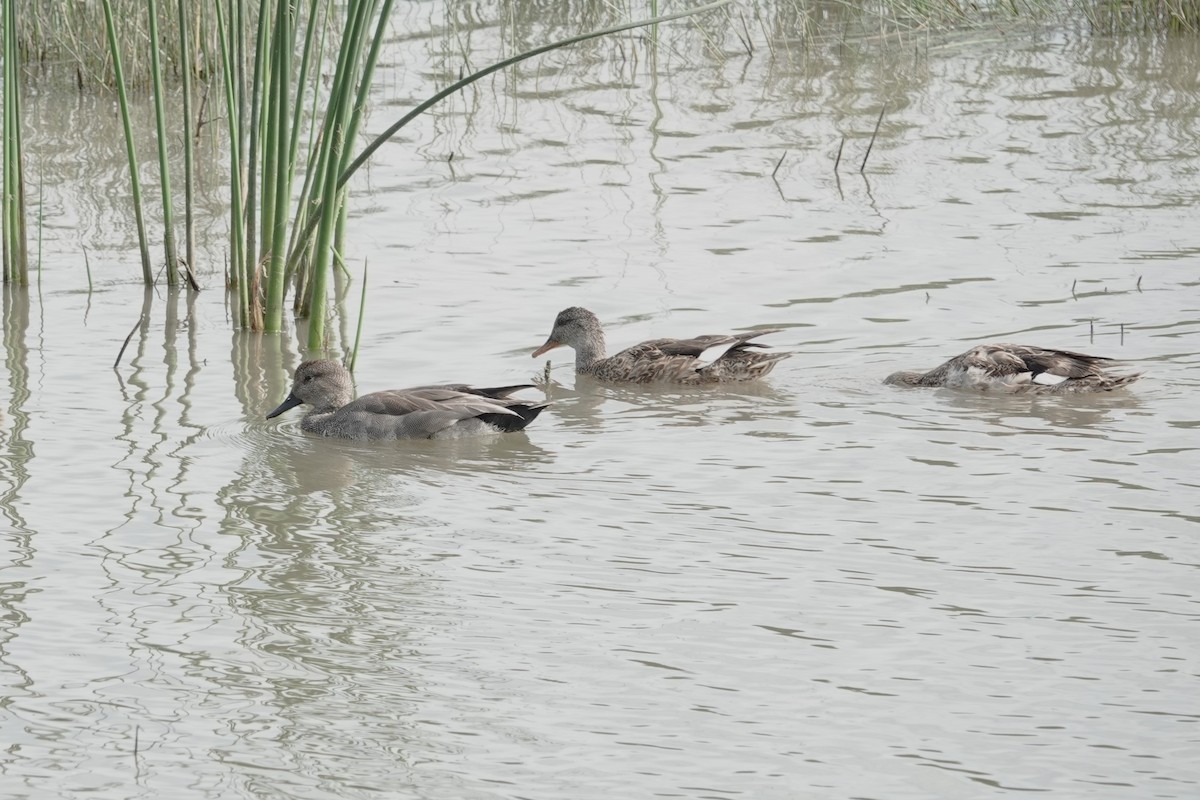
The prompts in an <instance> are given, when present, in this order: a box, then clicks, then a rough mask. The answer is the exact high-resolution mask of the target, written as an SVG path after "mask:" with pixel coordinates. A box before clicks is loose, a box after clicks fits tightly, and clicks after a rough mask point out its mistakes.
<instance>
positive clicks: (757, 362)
mask: <svg viewBox="0 0 1200 800" xmlns="http://www.w3.org/2000/svg"><path fill="white" fill-rule="evenodd" d="M780 330H782V329H781V328H772V329H769V330H755V331H747V332H745V333H733V334H715V335H708V336H697V337H696V338H694V339H650V340H649V341H645V342H642V343H641V344H635V345H634V346H633V347H630V348H627V349H625V350H622V351H621V352H619V353H617V354H616V355H614V356H609V357H605V344H604V330H603V328H601V327H600V320H599V319H598V318H597V317H596V315H595V314H593V313H592V312H591V311H588V310H587V309H586V308H579V307H577V306H575V307H572V308H568V309H564V310H563V311H560V312H559V314H558V316H557V317H555V319H554V328H553V329H552V330H551V331H550V337H549V338H548V339H546V343H545V344H543V345H542V346H541V347H539V348H538V349H537V350H534V351H533V357H534V358H537V357H538V356H540V355H542V354H543V353H547V352H549V351H551V350H553V349H554V348H556V347H563V346H566V347H570V348H572V349H574V350H575V372H576V373H578V374H581V375H591V376H592V377H594V378H596V379H597V380H601V381H608V382H611V383H653V382H657V381H662V382H665V383H674V384H684V385H689V386H699V385H704V384H716V383H735V382H739V381H750V380H754V379H756V378H761V377H763V376H764V375H766V374H767V373H769V372H770V371H771V370H772V369H774V368H775V365H776V364H777V363H779V362H780V361H782V360H783V359H785V358H787V357H788V356H789V355H791V353H773V352H762V351H761V349H760V348H762V347H765V345H762V344H759V343H758V342H754V341H751V340H752V339H756V338H758V337H759V336H765V335H766V334H768V333H778V332H779V331H780Z"/></svg>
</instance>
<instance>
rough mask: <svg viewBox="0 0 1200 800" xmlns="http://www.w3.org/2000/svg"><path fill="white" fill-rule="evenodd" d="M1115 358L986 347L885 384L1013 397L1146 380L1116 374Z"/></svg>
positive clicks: (1014, 346)
mask: <svg viewBox="0 0 1200 800" xmlns="http://www.w3.org/2000/svg"><path fill="white" fill-rule="evenodd" d="M1117 363H1119V362H1118V361H1117V360H1116V359H1111V358H1104V357H1102V356H1089V355H1085V354H1083V353H1074V352H1071V351H1070V350H1048V349H1045V348H1041V347H1032V346H1030V345H1022V344H981V345H978V346H976V347H972V348H971V349H970V350H968V351H967V352H965V353H963V354H962V355H958V356H955V357H954V358H952V359H950V360H949V361H947V362H946V363H945V364H942V365H941V366H939V367H935V368H934V369H931V370H929V371H928V372H894V373H892V374H891V375H889V376H888V377H887V378H885V379H884V381H883V382H884V383H888V384H892V385H895V386H944V387H947V388H951V389H975V390H979V391H1000V392H1009V393H1013V394H1071V393H1075V392H1110V391H1112V390H1113V389H1119V388H1121V387H1122V386H1128V385H1129V384H1131V383H1133V382H1134V381H1136V380H1137V379H1138V378H1140V377H1141V373H1138V372H1125V373H1121V372H1113V371H1111V370H1110V369H1109V368H1110V367H1111V366H1113V365H1115V364H1117Z"/></svg>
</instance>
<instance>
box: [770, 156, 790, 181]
mask: <svg viewBox="0 0 1200 800" xmlns="http://www.w3.org/2000/svg"><path fill="white" fill-rule="evenodd" d="M787 154H788V151H787V150H784V151H783V155H781V156H780V157H779V161H777V162H775V169H773V170H771V180H775V174H776V173H777V172H779V168H780V167H782V166H783V160H784V159H785V158H787Z"/></svg>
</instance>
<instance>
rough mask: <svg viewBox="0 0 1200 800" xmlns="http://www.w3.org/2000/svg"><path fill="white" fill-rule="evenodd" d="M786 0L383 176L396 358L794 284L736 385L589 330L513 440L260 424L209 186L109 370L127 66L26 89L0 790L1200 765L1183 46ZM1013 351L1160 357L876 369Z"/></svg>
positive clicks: (536, 88)
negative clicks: (1090, 363)
mask: <svg viewBox="0 0 1200 800" xmlns="http://www.w3.org/2000/svg"><path fill="white" fill-rule="evenodd" d="M439 8H440V7H439V6H437V5H436V4H429V5H422V6H419V7H415V10H413V11H411V12H409V13H408V15H407V16H406V17H405V22H404V24H403V25H402V26H398V32H397V35H396V38H395V41H394V42H393V43H392V45H391V46H390V48H389V52H388V53H387V63H388V69H387V71H386V72H385V74H384V76H383V78H382V80H381V81H380V88H379V91H378V93H377V94H376V96H375V98H374V101H373V102H374V105H373V111H372V115H373V116H372V125H373V126H374V129H380V128H382V127H383V126H384V125H386V124H387V123H388V122H390V121H391V120H392V119H394V118H395V117H397V116H399V114H400V113H403V110H404V108H405V107H406V106H407V105H408V104H409V102H410V101H411V100H413V99H420V98H423V97H424V96H426V95H427V94H429V93H430V92H431V91H432V90H433V88H435V86H438V85H441V81H442V80H443V79H444V77H445V76H446V75H449V74H455V73H456V72H457V66H456V63H457V62H456V61H455V60H454V54H455V53H458V52H461V48H462V47H464V46H467V47H470V48H471V50H472V52H473V53H476V54H477V55H476V58H475V61H477V62H482V61H484V60H486V59H487V57H488V56H489V54H495V53H497V52H500V50H501V48H502V47H503V46H504V45H502V42H501V37H502V36H503V35H505V32H506V31H508V32H509V33H511V28H505V27H504V26H500V25H496V24H492V23H488V24H478V25H466V24H462V25H447V24H446V20H447V19H448V18H450V16H452V15H449V14H447V15H445V16H443V12H441V11H440V10H439ZM519 33H520V34H521V35H528V36H531V37H532V36H534V35H535V34H534V32H529V31H524V30H521V31H519ZM753 34H754V36H755V37H757V38H756V41H757V43H758V44H759V47H758V48H756V50H755V53H754V55H752V56H748V55H746V54H745V52H744V51H741V50H739V48H738V45H737V41H736V38H735V37H733V36H732V35H730V36H729V39H730V41H729V42H727V43H725V45H723V47H724V52H723V54H722V55H721V56H720V57H714V56H713V54H712V53H711V52H710V51H707V50H706V49H705V48H704V46H703V45H704V40H703V38H702V37H700V36H698V35H694V34H687V35H683V34H681V35H679V36H678V37H677V38H675V39H673V40H672V46H671V47H664V48H662V50H661V51H660V53H659V56H658V59H657V60H656V61H655V60H652V59H650V58H649V55H648V51H647V49H646V44H645V42H643V41H634V40H629V39H627V40H625V41H624V42H623V44H622V45H621V46H620V47H605V46H596V47H590V48H583V49H580V50H577V51H575V52H573V53H570V54H563V55H560V56H555V57H551V58H549V59H543V60H542V61H541V62H538V63H536V64H530V65H527V66H525V67H522V68H520V69H519V70H518V71H517V72H515V73H514V72H507V73H504V74H501V75H497V76H496V77H495V79H494V80H493V81H491V82H489V83H487V84H486V85H480V86H479V87H477V88H476V89H475V90H473V91H472V92H471V93H469V94H468V95H467V96H465V97H463V98H460V99H458V100H455V101H453V102H451V103H450V104H448V105H447V106H445V107H443V108H441V109H440V110H439V111H438V112H437V113H436V114H434V115H433V116H431V117H429V118H427V119H425V120H424V121H422V122H421V123H419V124H417V125H416V126H414V127H412V128H410V129H408V132H407V134H406V136H405V137H402V140H401V141H399V142H398V143H396V144H394V145H390V146H388V147H386V148H384V150H383V151H382V153H381V156H380V158H379V159H377V160H376V161H375V162H374V163H373V164H372V166H371V167H370V169H369V170H368V171H367V173H366V174H365V176H364V178H363V180H361V181H360V182H359V183H358V184H357V186H356V189H355V197H356V200H355V204H356V205H355V213H354V218H353V220H352V224H351V240H352V243H353V250H352V252H351V253H349V254H348V255H349V256H350V257H351V258H352V259H353V260H354V262H355V263H361V261H362V260H364V259H366V260H368V261H369V262H370V265H371V266H370V274H369V283H370V292H369V300H368V308H367V324H366V330H365V338H364V343H363V351H362V354H361V355H360V360H359V369H358V375H357V378H358V383H359V387H360V388H361V389H363V390H370V389H375V388H388V387H397V386H406V385H414V384H419V383H429V382H433V381H440V380H466V381H472V382H478V383H496V382H511V381H522V380H526V379H528V378H530V377H532V376H534V375H535V374H537V373H539V372H540V370H541V367H542V364H541V362H537V363H535V362H533V361H531V360H530V358H529V353H530V352H531V351H532V350H533V349H534V348H535V347H536V346H538V345H539V344H541V342H542V341H543V339H544V338H545V335H546V333H547V332H548V331H549V327H550V323H551V321H552V319H553V317H554V315H555V313H556V312H557V311H558V310H560V309H561V308H563V307H565V306H568V305H574V304H583V305H587V306H589V307H591V308H592V309H593V310H595V311H596V312H597V313H598V314H599V315H600V316H601V318H602V319H604V320H605V321H606V322H607V323H608V336H609V341H610V343H611V344H612V345H613V346H621V345H624V344H630V343H633V342H636V341H640V340H642V339H645V338H650V337H652V336H657V335H694V334H698V333H704V332H721V331H725V330H731V329H739V328H744V327H746V326H750V325H754V324H762V325H767V324H769V325H772V326H781V327H784V328H786V332H785V333H782V334H779V335H777V336H775V337H773V338H774V339H775V341H776V344H777V345H778V346H779V347H781V348H786V349H790V350H792V351H794V352H795V356H794V357H793V358H792V359H790V360H789V361H787V362H785V363H784V364H783V365H782V366H781V367H780V368H779V369H777V370H776V372H775V374H774V375H773V376H772V377H771V378H770V379H769V380H768V381H766V382H765V383H764V384H763V385H761V386H759V387H755V388H749V389H739V390H720V391H667V390H657V391H642V390H637V391H635V390H630V389H620V388H616V389H605V388H598V387H595V386H583V385H581V386H579V387H576V386H575V380H574V377H573V375H572V374H571V371H570V368H569V366H568V356H567V355H565V354H564V355H560V353H563V351H558V352H557V353H555V354H554V355H555V356H556V357H555V358H554V366H555V368H554V370H553V373H552V375H553V379H554V385H552V386H551V388H550V395H551V397H552V399H553V400H554V406H553V408H552V409H551V410H550V411H548V412H547V413H546V414H544V415H543V416H542V417H541V418H540V419H539V420H538V421H537V422H536V424H535V425H534V426H532V427H531V428H530V429H529V430H528V431H527V434H526V435H523V436H522V435H514V436H507V437H496V438H493V439H487V440H480V441H455V442H438V443H425V442H417V443H411V442H410V443H403V444H398V445H385V446H365V445H353V444H340V443H335V442H327V441H315V440H312V439H309V438H306V437H305V436H303V435H302V434H301V433H300V432H299V429H298V426H297V419H296V418H295V417H291V418H285V419H284V420H283V421H282V422H280V421H274V422H267V421H265V420H264V419H263V415H264V414H265V413H266V412H267V411H268V410H270V409H271V408H272V407H274V406H275V405H276V404H277V403H278V402H279V400H281V399H282V397H283V395H284V393H285V392H286V385H287V375H288V373H289V371H290V370H291V369H292V368H294V366H295V364H296V361H297V358H296V355H295V349H294V345H293V343H292V341H293V340H292V337H291V336H290V335H288V336H284V337H274V338H266V339H263V338H259V337H255V336H252V335H249V334H241V333H232V332H231V331H230V324H229V312H228V309H227V307H226V303H225V299H224V297H223V295H222V292H221V290H220V288H219V287H220V283H221V265H222V263H223V262H222V253H223V249H224V244H223V239H222V237H223V233H222V231H223V228H222V226H221V224H220V223H219V222H218V221H209V222H206V223H205V224H204V225H203V227H202V230H204V231H205V232H206V247H205V254H206V255H205V263H204V264H202V265H201V269H200V272H201V275H202V278H203V279H204V281H205V282H206V284H207V285H208V286H209V287H210V288H208V289H206V290H205V291H204V292H202V293H201V294H200V295H199V296H197V297H195V298H193V299H192V300H190V301H189V300H188V299H186V298H182V297H171V296H168V295H166V294H165V293H163V292H159V293H156V294H154V295H153V296H152V298H151V299H150V301H149V302H150V316H151V319H152V320H153V322H152V324H151V325H150V326H149V328H148V330H146V331H145V332H144V333H143V334H141V335H138V336H135V337H134V340H133V342H132V344H131V351H130V352H129V353H128V354H127V356H126V360H125V362H124V363H123V365H122V366H121V367H120V368H119V369H118V370H116V371H114V370H113V369H112V368H111V365H112V362H113V359H114V358H115V355H116V352H117V350H118V348H119V346H120V343H121V341H122V340H123V339H124V337H125V336H126V334H127V333H128V331H129V329H130V327H131V326H132V324H133V322H134V321H135V319H136V317H137V314H138V312H139V311H140V307H141V303H142V292H141V289H140V287H139V286H138V285H137V283H136V281H137V277H138V270H139V266H138V261H137V256H136V253H135V251H134V249H133V248H132V246H131V240H132V226H131V223H130V221H129V219H128V217H127V214H126V211H125V207H124V205H123V199H122V192H123V191H124V189H123V174H122V172H121V169H122V168H121V163H120V161H119V153H120V149H119V148H120V141H119V138H117V136H118V130H117V128H116V125H115V121H114V120H113V119H111V106H110V104H108V103H107V102H106V101H98V100H97V101H91V100H80V99H78V98H76V97H75V96H74V95H62V96H58V95H52V94H42V95H39V96H36V97H32V98H30V101H29V103H28V108H29V109H30V115H31V119H32V120H34V123H33V125H32V129H31V130H30V131H29V132H28V133H27V138H28V141H29V146H30V148H31V152H32V153H33V156H32V158H33V163H34V164H36V165H38V166H37V169H36V172H37V174H40V175H42V176H44V183H43V184H42V187H41V190H40V191H41V192H42V196H43V198H44V207H45V215H44V218H45V223H46V227H45V233H44V240H43V245H42V247H43V256H42V259H43V261H42V276H41V284H40V287H37V288H34V289H32V290H31V291H30V293H29V294H28V296H27V297H21V296H19V295H15V294H11V293H10V294H9V295H8V296H7V297H6V301H5V308H4V335H5V347H6V350H5V354H4V367H3V374H4V375H5V380H4V382H3V383H2V384H0V409H2V412H0V516H2V517H3V522H2V523H0V531H2V533H0V546H2V547H3V557H2V558H0V570H2V571H0V605H2V607H0V680H2V681H3V688H2V690H0V740H3V741H4V742H5V746H4V747H3V748H0V794H2V795H3V796H5V797H11V798H39V799H40V798H84V797H87V798H93V799H95V798H100V799H103V800H108V799H109V798H112V799H114V800H115V799H117V798H143V797H144V798H161V797H174V798H193V797H194V798H221V799H222V800H229V798H331V799H332V798H338V800H342V799H344V798H378V797H388V798H436V799H438V800H442V799H445V800H468V799H469V800H474V799H475V798H536V799H538V800H561V799H562V798H568V797H570V798H613V797H628V798H634V797H695V798H701V797H704V798H717V797H720V798H728V797H746V798H756V800H761V799H763V798H781V799H782V798H822V799H824V798H864V797H869V798H889V800H892V799H895V798H914V799H917V800H927V799H928V798H968V797H969V798H992V797H1002V796H1013V795H1025V794H1027V793H1030V792H1036V793H1038V794H1039V795H1040V796H1045V797H1053V798H1072V799H1073V798H1084V797H1086V798H1111V799H1112V800H1128V799H1129V798H1193V797H1195V796H1196V795H1197V792H1198V791H1200V789H1198V787H1197V783H1198V782H1200V767H1198V766H1197V765H1198V764H1200V732H1198V729H1197V722H1198V720H1200V702H1198V700H1197V698H1200V685H1198V681H1197V677H1196V676H1197V672H1198V670H1197V657H1198V655H1200V653H1198V650H1200V644H1198V642H1200V639H1198V638H1197V636H1196V633H1195V628H1196V623H1197V621H1198V620H1200V605H1198V601H1200V594H1198V592H1197V588H1196V587H1197V574H1196V569H1197V564H1198V563H1200V553H1198V544H1197V540H1198V534H1200V525H1198V522H1200V512H1198V511H1197V509H1198V508H1200V489H1198V479H1197V475H1200V458H1198V457H1197V452H1198V449H1197V448H1198V446H1200V444H1198V440H1197V428H1198V427H1200V412H1198V411H1197V408H1198V405H1197V403H1196V399H1195V396H1196V391H1197V387H1198V386H1200V358H1198V356H1197V352H1198V351H1200V346H1198V343H1200V337H1198V334H1200V295H1198V292H1197V284H1198V282H1200V273H1198V271H1197V268H1196V263H1197V262H1196V257H1197V253H1198V252H1200V228H1198V227H1197V225H1196V205H1197V195H1198V192H1197V185H1198V184H1197V173H1198V171H1200V154H1198V153H1197V150H1196V142H1197V141H1198V140H1200V130H1198V126H1200V123H1198V120H1200V114H1197V111H1198V104H1200V86H1198V85H1197V77H1196V76H1197V74H1198V69H1197V66H1198V65H1200V58H1198V52H1197V49H1196V45H1195V42H1194V41H1192V40H1189V39H1185V38H1182V37H1179V38H1127V39H1105V38H1092V37H1089V36H1086V35H1083V34H1081V33H1077V32H1073V31H1069V30H1067V31H1057V32H1049V33H1046V34H1044V35H1041V36H1037V37H1010V36H1004V35H1001V34H993V33H981V34H975V35H972V36H970V37H965V38H964V39H962V40H957V39H955V40H949V41H939V42H934V41H929V40H921V41H920V42H916V43H908V44H907V45H905V46H903V47H895V48H892V49H889V51H888V54H887V55H886V56H884V57H871V58H867V57H856V56H853V55H851V52H852V51H851V50H847V49H839V48H838V47H828V48H811V49H807V50H800V49H794V50H787V49H786V48H785V46H784V45H785V42H786V41H787V39H788V31H763V30H755V31H754V32H753ZM768 34H769V35H770V36H771V41H770V42H769V43H770V44H771V45H773V46H772V47H768V46H767V45H768V41H767V36H768ZM772 50H773V51H774V57H773V58H772ZM634 55H636V56H637V57H636V58H635V57H633V56H634ZM881 102H886V103H887V107H888V112H887V115H886V116H885V119H884V124H883V126H882V128H881V131H880V136H879V139H878V141H877V142H876V143H875V146H874V149H873V151H872V154H871V157H870V160H869V162H868V165H867V169H866V172H865V174H862V175H860V174H859V173H858V172H857V163H858V162H859V161H860V160H861V158H862V156H863V153H864V151H865V147H866V142H867V139H868V138H869V136H870V133H871V130H872V128H873V127H874V124H875V119H876V115H877V113H878V109H879V105H880V103H881ZM146 122H147V124H148V122H149V118H148V117H147V118H146ZM843 136H845V137H847V138H846V146H845V155H844V160H848V161H849V164H850V166H847V165H846V164H845V163H844V164H843V167H842V173H841V174H840V175H835V173H834V172H833V170H832V159H833V156H834V154H835V153H836V152H837V149H838V145H839V142H840V141H841V138H842V137H843ZM146 152H150V151H149V150H147V151H146ZM785 153H786V155H785ZM451 154H453V158H452V159H451V158H450V155H451ZM781 156H784V158H783V163H782V165H781V166H780V167H779V170H778V172H777V174H776V176H775V179H774V180H772V178H771V172H772V170H773V169H774V168H775V166H776V164H777V162H778V161H779V159H780V157H781ZM216 172H217V171H216V170H214V171H213V173H214V175H216ZM217 177H219V175H218V176H217ZM219 187H220V181H219V180H214V181H213V186H212V187H210V188H209V190H208V192H207V193H206V194H205V196H204V199H203V202H204V203H205V204H206V207H208V208H210V209H211V210H212V211H213V219H214V220H217V219H219V214H218V213H217V212H219V211H220V208H219V202H220V193H219ZM84 247H86V248H87V251H88V253H89V261H90V265H91V269H92V271H93V275H94V276H95V279H96V284H97V286H96V291H95V292H94V293H92V294H88V293H85V292H83V291H80V288H81V286H83V285H84V283H85V281H84V278H83V275H84V263H83V248H84ZM357 293H358V286H357V285H353V286H351V287H350V289H349V291H348V294H349V296H350V297H351V298H357ZM350 317H351V318H352V317H353V314H351V315H350ZM349 329H350V323H349V322H345V323H343V331H346V332H348V331H349ZM997 339H998V340H1014V341H1022V342H1028V343H1034V344H1041V345H1045V346H1058V347H1065V348H1071V349H1080V350H1084V351H1093V352H1097V353H1102V354H1111V355H1113V356H1118V357H1121V358H1127V359H1130V360H1132V361H1134V362H1135V363H1136V364H1137V365H1138V367H1139V368H1141V369H1143V370H1145V372H1146V373H1147V377H1146V379H1145V380H1143V381H1142V382H1141V383H1139V384H1137V385H1136V386H1135V387H1134V388H1133V389H1132V390H1131V391H1128V392H1126V393H1122V394H1114V395H1111V396H1104V397H1099V398H1012V397H1008V398H1004V397H990V396H967V395H961V394H953V393H946V392H938V391H924V392H923V391H901V390H896V389H893V388H891V387H884V386H881V385H880V383H879V381H880V379H881V378H882V377H883V376H884V375H886V374H888V373H889V372H891V371H893V370H896V369H901V368H916V367H924V366H933V365H934V364H935V363H937V362H938V360H939V359H941V358H944V357H947V356H950V355H953V354H955V353H957V352H960V351H962V350H964V349H966V346H967V345H968V344H970V343H973V342H978V341H986V340H997ZM135 742H136V753H135Z"/></svg>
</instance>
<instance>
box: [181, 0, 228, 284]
mask: <svg viewBox="0 0 1200 800" xmlns="http://www.w3.org/2000/svg"><path fill="white" fill-rule="evenodd" d="M218 5H219V3H218ZM176 8H177V9H178V14H179V57H180V60H181V63H182V65H183V66H182V68H181V69H180V81H181V87H180V88H181V90H182V92H183V220H184V221H183V225H184V242H185V243H184V258H185V259H186V266H187V269H188V271H189V273H190V272H191V271H192V270H193V269H195V266H196V245H195V227H196V226H195V222H196V220H195V199H196V198H195V191H196V187H195V180H196V155H195V147H194V139H193V137H192V130H193V128H192V126H193V124H194V123H195V120H194V119H193V118H192V69H193V68H194V66H195V63H196V60H195V58H194V54H193V52H192V41H191V30H190V28H189V26H188V3H187V0H178V2H177V4H176Z"/></svg>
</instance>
